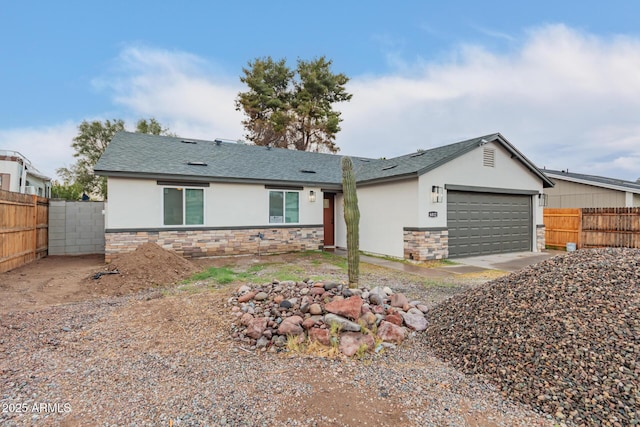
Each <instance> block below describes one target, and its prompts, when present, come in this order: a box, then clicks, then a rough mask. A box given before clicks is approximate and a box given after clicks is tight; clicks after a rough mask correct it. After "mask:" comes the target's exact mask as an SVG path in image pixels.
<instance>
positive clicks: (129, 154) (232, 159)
mask: <svg viewBox="0 0 640 427" xmlns="http://www.w3.org/2000/svg"><path fill="white" fill-rule="evenodd" d="M489 142H495V143H498V144H500V145H502V146H503V147H504V148H505V149H506V150H507V151H509V152H510V153H511V155H512V157H514V158H516V159H517V160H518V161H520V162H521V163H523V164H524V165H525V166H526V167H527V168H528V169H529V170H530V171H531V172H532V173H534V174H535V175H537V176H538V177H539V178H540V179H541V180H542V181H543V185H544V187H551V186H553V183H552V182H551V181H550V180H549V178H547V177H546V176H545V175H544V174H543V173H542V172H541V171H540V170H539V169H538V168H537V167H536V166H535V165H534V164H533V163H531V162H530V161H529V160H528V159H527V158H526V157H524V156H523V155H522V154H521V153H520V152H519V151H518V150H517V149H516V148H515V147H513V146H512V145H511V144H510V143H509V142H508V141H507V140H506V139H505V138H504V137H503V136H502V135H500V134H492V135H486V136H483V137H479V138H474V139H470V140H467V141H462V142H458V143H455V144H449V145H445V146H442V147H438V148H433V149H430V150H424V151H418V152H416V153H412V154H407V155H405V156H400V157H395V158H392V159H369V158H363V157H352V160H353V162H354V170H355V173H356V179H357V181H358V183H362V184H366V183H376V182H386V181H390V180H396V179H403V178H409V177H414V176H415V177H417V176H419V175H422V174H424V173H426V172H428V171H430V170H432V169H435V168H437V167H438V166H440V165H442V164H444V163H447V162H449V161H451V160H453V159H455V158H457V157H459V156H461V155H463V154H465V153H467V152H469V151H471V150H473V149H475V148H476V147H479V146H482V145H484V144H487V143H489ZM341 161H342V156H338V155H335V154H325V153H310V152H305V151H296V150H287V149H282V148H267V147H259V146H255V145H248V144H242V143H229V142H220V141H218V142H216V141H204V140H194V139H185V138H179V137H169V136H157V135H147V134H140V133H130V132H118V133H117V134H116V135H115V136H114V137H113V139H112V141H111V143H110V144H109V146H108V147H107V149H106V150H105V152H104V154H103V155H102V157H101V158H100V160H99V161H98V163H97V164H96V165H95V167H94V171H95V173H96V174H98V175H106V176H122V177H140V178H160V177H164V178H167V179H177V180H185V179H188V180H202V181H212V180H215V181H224V182H260V183H264V184H269V183H272V184H278V183H287V184H296V185H318V186H326V187H328V188H340V186H341V183H342V168H341ZM190 162H191V164H189V163H190ZM194 162H199V163H201V164H199V165H198V164H193V163H194Z"/></svg>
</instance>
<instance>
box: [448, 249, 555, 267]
mask: <svg viewBox="0 0 640 427" xmlns="http://www.w3.org/2000/svg"><path fill="white" fill-rule="evenodd" d="M563 253H565V252H564V251H554V250H546V251H544V252H514V253H510V254H494V255H482V256H475V257H467V258H453V259H451V261H453V262H455V263H458V264H462V265H465V266H472V267H477V268H483V269H492V270H502V271H508V272H514V271H518V270H520V269H522V268H524V267H526V266H528V265H532V264H537V263H539V262H541V261H544V260H545V259H547V258H551V257H552V256H555V255H558V254H563ZM445 268H447V267H445ZM449 268H453V269H455V268H456V266H455V265H454V266H451V267H449Z"/></svg>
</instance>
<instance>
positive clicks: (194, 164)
mask: <svg viewBox="0 0 640 427" xmlns="http://www.w3.org/2000/svg"><path fill="white" fill-rule="evenodd" d="M187 164H188V165H190V166H207V164H206V163H205V162H189V163H187Z"/></svg>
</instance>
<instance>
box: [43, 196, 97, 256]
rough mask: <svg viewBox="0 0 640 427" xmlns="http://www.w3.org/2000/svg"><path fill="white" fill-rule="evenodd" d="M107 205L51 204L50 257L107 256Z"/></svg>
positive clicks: (95, 203)
mask: <svg viewBox="0 0 640 427" xmlns="http://www.w3.org/2000/svg"><path fill="white" fill-rule="evenodd" d="M103 211H104V202H70V201H66V200H51V201H50V202H49V255H85V254H103V253H104V247H105V243H104V214H103Z"/></svg>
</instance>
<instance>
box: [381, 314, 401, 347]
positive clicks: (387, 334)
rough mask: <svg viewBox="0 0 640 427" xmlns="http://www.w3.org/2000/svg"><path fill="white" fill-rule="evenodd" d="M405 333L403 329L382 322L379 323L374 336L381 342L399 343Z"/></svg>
mask: <svg viewBox="0 0 640 427" xmlns="http://www.w3.org/2000/svg"><path fill="white" fill-rule="evenodd" d="M406 333H407V331H406V329H404V328H403V327H401V326H398V325H394V324H393V323H390V322H386V321H384V320H383V321H382V322H380V326H379V327H378V332H377V333H376V335H377V336H378V338H380V339H381V340H382V341H387V342H393V343H401V342H402V341H404V338H405V336H406Z"/></svg>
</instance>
